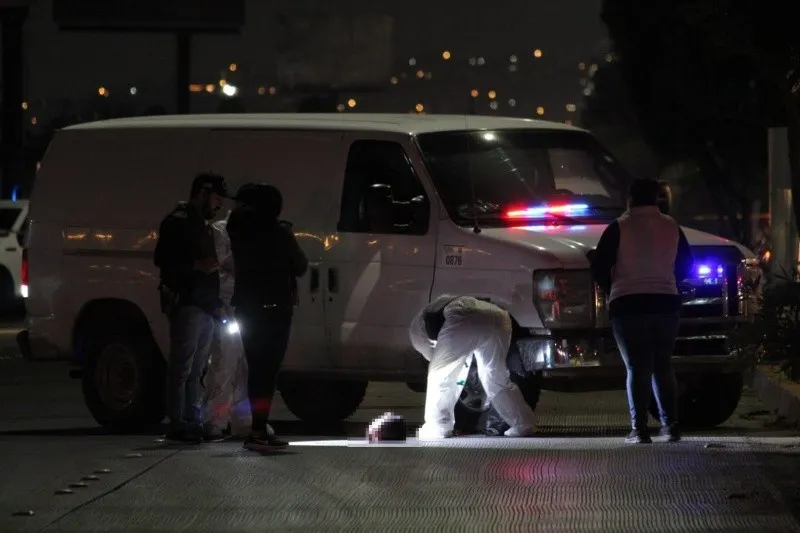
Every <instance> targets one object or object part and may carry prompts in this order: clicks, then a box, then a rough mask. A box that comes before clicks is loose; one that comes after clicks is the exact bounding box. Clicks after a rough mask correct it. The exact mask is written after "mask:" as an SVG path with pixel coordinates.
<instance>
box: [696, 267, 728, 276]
mask: <svg viewBox="0 0 800 533" xmlns="http://www.w3.org/2000/svg"><path fill="white" fill-rule="evenodd" d="M712 272H716V276H714V277H718V278H721V277H724V276H725V267H724V266H722V265H717V267H716V269H712V268H711V266H710V265H697V268H696V275H697V277H698V278H709V277H712V276H711V273H712Z"/></svg>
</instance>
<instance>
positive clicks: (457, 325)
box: [409, 296, 536, 440]
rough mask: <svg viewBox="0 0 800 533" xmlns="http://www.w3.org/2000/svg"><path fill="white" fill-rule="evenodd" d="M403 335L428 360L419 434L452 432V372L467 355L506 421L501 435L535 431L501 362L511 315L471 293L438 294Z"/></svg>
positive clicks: (457, 391)
mask: <svg viewBox="0 0 800 533" xmlns="http://www.w3.org/2000/svg"><path fill="white" fill-rule="evenodd" d="M409 336H410V337H411V343H412V344H413V346H414V348H415V349H416V350H417V351H418V352H419V353H420V354H421V355H422V356H423V357H425V359H427V360H428V361H429V363H430V364H429V366H428V384H427V391H426V396H425V423H424V424H423V426H422V427H421V428H420V429H419V434H418V436H419V438H420V439H426V440H427V439H440V438H447V437H451V436H452V435H453V428H454V426H455V406H456V402H457V401H458V398H459V396H460V395H461V390H462V388H463V385H459V384H458V377H459V374H460V373H461V371H462V369H463V367H464V365H465V364H467V361H468V359H469V358H470V356H472V355H474V357H475V362H476V366H477V370H478V377H479V378H480V380H481V384H482V385H483V388H484V390H485V391H486V395H487V399H488V401H489V402H491V404H492V406H493V407H494V408H495V410H496V411H497V413H498V414H499V415H500V416H501V417H502V418H503V419H504V420H505V421H506V423H508V425H509V426H510V427H509V429H508V430H506V431H505V433H504V434H505V435H506V436H507V437H527V436H531V435H532V434H533V433H534V432H535V430H536V428H535V424H536V419H535V415H534V414H533V411H532V410H531V408H530V407H529V406H528V404H527V403H525V400H524V398H523V397H522V393H521V392H520V390H519V388H518V387H517V386H516V385H515V384H514V383H512V381H511V379H510V376H509V371H508V367H507V365H506V357H507V355H508V350H509V346H510V344H511V317H510V316H509V314H508V313H507V312H506V311H504V310H503V309H501V308H499V307H498V306H496V305H494V304H492V303H489V302H486V301H483V300H478V299H477V298H473V297H471V296H441V297H439V298H437V299H436V300H434V301H433V302H432V303H430V304H429V305H427V306H426V307H425V308H424V309H422V311H420V312H419V313H418V314H417V316H416V317H415V318H414V321H413V322H412V323H411V327H410V329H409Z"/></svg>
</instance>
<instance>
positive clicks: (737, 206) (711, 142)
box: [602, 0, 800, 236]
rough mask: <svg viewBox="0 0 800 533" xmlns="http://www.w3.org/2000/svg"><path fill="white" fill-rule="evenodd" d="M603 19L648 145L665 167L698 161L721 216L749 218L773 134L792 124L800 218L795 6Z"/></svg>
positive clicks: (714, 6)
mask: <svg viewBox="0 0 800 533" xmlns="http://www.w3.org/2000/svg"><path fill="white" fill-rule="evenodd" d="M602 18H603V21H604V22H605V24H606V26H607V27H608V31H609V36H610V37H611V40H612V41H613V43H614V47H615V52H616V55H617V57H618V61H619V68H620V70H621V77H622V79H623V80H624V85H625V87H626V88H627V90H628V96H629V98H630V104H631V106H632V108H633V110H634V114H635V116H636V117H637V119H638V123H639V126H640V128H641V133H642V135H643V137H644V139H645V140H646V141H647V142H648V144H650V145H651V146H652V147H653V148H654V149H655V150H656V152H657V153H658V154H659V155H661V156H663V157H665V158H669V159H672V160H684V159H692V160H694V161H695V162H696V163H697V165H698V167H699V170H700V175H701V176H702V178H703V180H704V182H705V184H706V186H707V187H708V188H709V190H710V192H711V193H712V194H713V195H714V197H715V198H717V200H718V201H719V202H720V207H721V208H722V209H723V210H724V211H726V212H727V213H728V214H729V216H730V215H733V214H735V213H741V214H742V215H747V214H748V213H749V210H750V206H751V202H752V200H753V199H754V198H759V197H762V196H763V194H764V192H765V191H764V189H765V180H764V179H763V176H764V174H765V169H766V128H767V127H769V126H772V125H779V124H787V125H789V126H790V139H795V142H793V144H792V146H793V148H794V150H795V151H794V153H793V154H792V162H793V174H794V176H795V177H796V181H795V183H796V187H795V194H794V195H793V196H794V199H795V202H796V210H795V211H796V213H797V215H798V216H800V209H798V207H800V121H798V120H797V119H798V118H800V108H798V100H797V91H796V90H795V85H796V82H795V79H800V63H798V57H800V56H798V50H800V46H798V44H800V43H799V42H798V41H800V38H799V37H798V35H800V32H797V31H796V30H794V28H792V25H793V22H792V9H791V4H790V3H787V4H783V3H782V4H778V3H777V2H776V1H774V0H766V1H765V2H759V3H758V4H753V3H748V2H743V1H736V0H691V1H690V0H651V1H648V2H640V1H638V0H604V2H603V9H602ZM740 234H741V235H742V236H745V235H746V234H747V225H746V224H743V225H742V227H741V228H740Z"/></svg>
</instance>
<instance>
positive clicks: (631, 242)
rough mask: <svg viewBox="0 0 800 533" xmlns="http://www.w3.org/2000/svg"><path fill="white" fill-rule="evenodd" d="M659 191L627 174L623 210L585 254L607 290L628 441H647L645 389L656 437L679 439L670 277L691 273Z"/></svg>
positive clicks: (687, 252) (675, 302)
mask: <svg viewBox="0 0 800 533" xmlns="http://www.w3.org/2000/svg"><path fill="white" fill-rule="evenodd" d="M661 192H662V186H661V184H659V182H658V181H656V180H654V179H638V180H635V181H634V182H633V183H632V184H631V187H630V191H629V196H628V210H627V211H626V212H625V213H624V214H623V215H622V216H621V217H620V218H619V219H617V220H615V221H614V222H612V223H611V224H609V226H608V227H607V228H606V229H605V231H604V232H603V234H602V236H601V237H600V242H598V243H597V249H596V250H595V251H594V252H593V253H592V254H591V255H590V256H589V259H590V262H591V268H592V272H593V275H594V279H595V282H596V283H597V285H598V286H599V287H600V289H601V290H603V291H605V292H606V294H607V295H608V314H609V317H610V319H611V327H612V330H613V333H614V338H615V340H616V342H617V346H618V348H619V351H620V355H621V356H622V359H623V362H624V363H625V367H626V369H627V374H628V379H627V392H628V406H629V409H630V415H631V426H632V431H631V433H630V434H629V435H628V437H627V438H626V439H625V440H626V442H628V443H630V444H648V443H650V442H652V439H651V438H650V432H649V430H648V428H647V406H648V405H649V403H650V395H651V390H652V392H653V393H655V397H656V401H657V402H658V408H659V412H660V414H661V426H662V429H661V433H662V436H666V437H667V438H668V440H669V441H670V442H677V441H679V440H680V433H679V431H678V419H677V410H678V406H677V396H676V386H675V374H674V372H673V369H672V354H673V349H674V346H675V338H676V336H677V334H678V325H679V322H680V309H681V296H680V291H679V288H678V284H680V283H683V281H685V280H686V279H688V278H689V276H690V275H691V269H692V263H693V260H692V252H691V248H690V247H689V242H688V241H687V240H686V235H684V233H683V231H682V230H681V227H680V226H679V225H678V223H677V222H675V220H674V219H672V218H671V217H669V216H668V215H666V214H664V213H662V212H661V210H660V208H659V201H660V200H661V199H662V198H663V195H662V193H661Z"/></svg>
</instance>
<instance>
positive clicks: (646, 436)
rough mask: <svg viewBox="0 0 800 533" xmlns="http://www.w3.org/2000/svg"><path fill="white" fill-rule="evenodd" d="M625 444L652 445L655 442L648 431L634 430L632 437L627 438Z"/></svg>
mask: <svg viewBox="0 0 800 533" xmlns="http://www.w3.org/2000/svg"><path fill="white" fill-rule="evenodd" d="M625 442H626V443H628V444H650V443H652V442H653V440H652V439H651V438H650V433H648V432H647V430H646V429H645V430H641V429H634V430H633V431H631V433H630V435H628V436H627V437H625Z"/></svg>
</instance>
